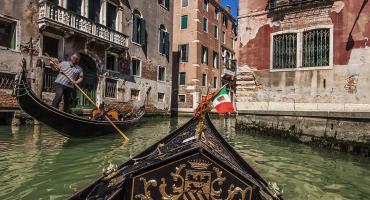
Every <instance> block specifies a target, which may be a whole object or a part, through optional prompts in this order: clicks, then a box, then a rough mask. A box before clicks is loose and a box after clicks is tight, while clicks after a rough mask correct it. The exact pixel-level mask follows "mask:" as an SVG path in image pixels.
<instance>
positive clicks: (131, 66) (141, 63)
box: [130, 57, 143, 78]
mask: <svg viewBox="0 0 370 200" xmlns="http://www.w3.org/2000/svg"><path fill="white" fill-rule="evenodd" d="M133 60H138V61H139V62H140V75H134V74H133V73H132V72H133V70H132V69H133V67H134V66H133V62H132V61H133ZM142 65H143V61H142V60H140V59H139V58H136V57H133V58H131V64H130V75H131V76H134V77H138V78H140V77H141V75H142V73H143V70H142Z"/></svg>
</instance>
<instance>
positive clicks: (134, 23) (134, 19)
mask: <svg viewBox="0 0 370 200" xmlns="http://www.w3.org/2000/svg"><path fill="white" fill-rule="evenodd" d="M137 22H138V18H137V16H136V15H133V16H132V41H134V42H139V41H137V38H138V37H137V34H138V32H137V28H138V27H137V24H138V23H137Z"/></svg>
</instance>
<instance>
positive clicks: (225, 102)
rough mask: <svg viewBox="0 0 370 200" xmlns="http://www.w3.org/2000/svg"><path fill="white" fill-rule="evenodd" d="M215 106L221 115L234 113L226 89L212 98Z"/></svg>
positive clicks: (222, 89)
mask: <svg viewBox="0 0 370 200" xmlns="http://www.w3.org/2000/svg"><path fill="white" fill-rule="evenodd" d="M212 102H213V106H214V107H215V108H216V110H217V112H218V113H219V114H224V113H231V112H234V107H233V104H232V102H231V99H230V96H229V95H228V94H227V89H226V88H225V87H223V88H221V89H220V91H219V92H218V93H217V94H216V95H215V96H214V97H213V98H212Z"/></svg>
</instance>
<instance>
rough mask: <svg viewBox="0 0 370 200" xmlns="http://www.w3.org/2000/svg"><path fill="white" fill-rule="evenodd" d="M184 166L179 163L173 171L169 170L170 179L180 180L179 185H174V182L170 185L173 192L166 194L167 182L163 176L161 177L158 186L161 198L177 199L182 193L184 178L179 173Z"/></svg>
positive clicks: (164, 199)
mask: <svg viewBox="0 0 370 200" xmlns="http://www.w3.org/2000/svg"><path fill="white" fill-rule="evenodd" d="M185 167H186V165H185V164H182V165H180V166H179V167H176V171H175V173H173V172H171V176H172V180H173V181H178V180H180V185H179V186H176V185H175V184H173V185H172V192H173V193H174V194H170V195H169V194H167V192H166V188H167V183H166V180H165V179H164V178H161V182H162V183H161V185H160V186H159V192H160V193H161V195H162V199H163V200H178V199H179V198H180V197H181V196H182V195H183V193H184V182H185V180H184V178H183V177H182V176H181V175H180V173H181V171H182V170H183V169H184V168H185Z"/></svg>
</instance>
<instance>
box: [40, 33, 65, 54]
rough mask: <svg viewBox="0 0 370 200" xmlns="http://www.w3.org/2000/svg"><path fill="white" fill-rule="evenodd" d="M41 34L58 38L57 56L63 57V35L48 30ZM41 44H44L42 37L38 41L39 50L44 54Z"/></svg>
mask: <svg viewBox="0 0 370 200" xmlns="http://www.w3.org/2000/svg"><path fill="white" fill-rule="evenodd" d="M42 36H46V37H50V38H54V39H57V40H59V43H58V57H59V58H63V57H64V45H65V41H64V37H63V36H61V35H56V34H54V33H49V32H43V33H42ZM43 46H44V37H42V40H41V41H40V52H42V55H43V54H44V50H43Z"/></svg>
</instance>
